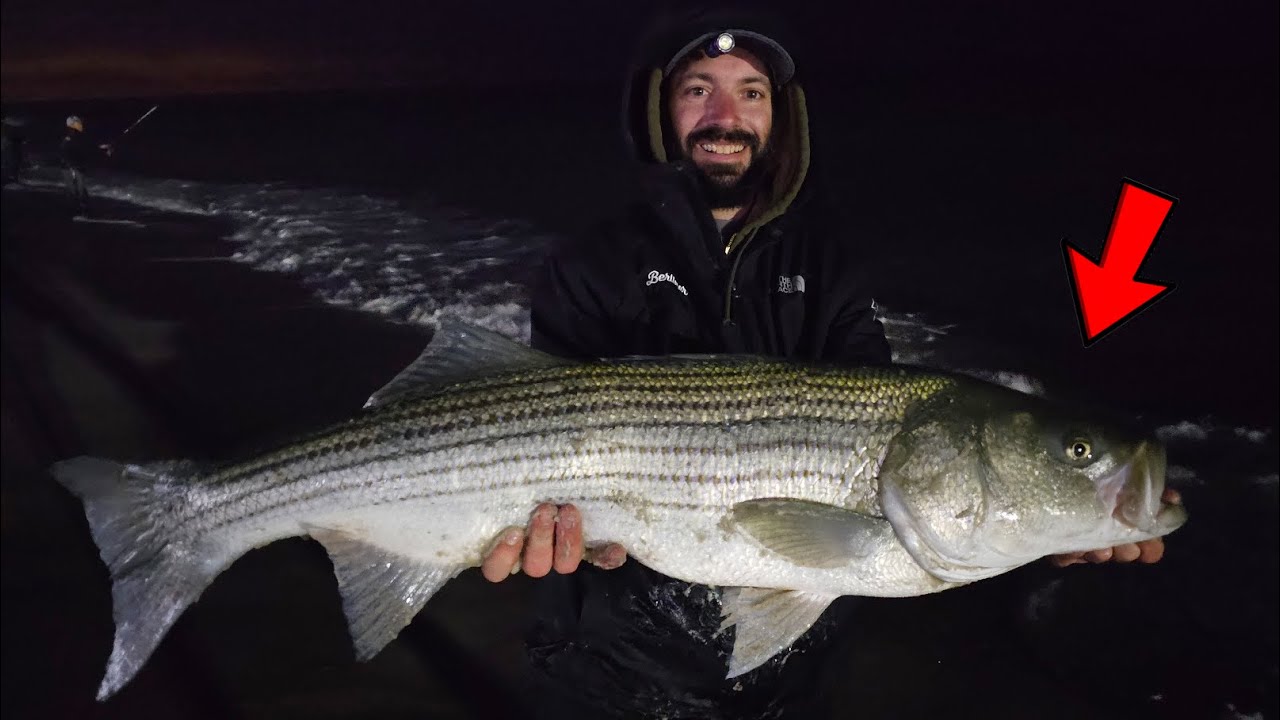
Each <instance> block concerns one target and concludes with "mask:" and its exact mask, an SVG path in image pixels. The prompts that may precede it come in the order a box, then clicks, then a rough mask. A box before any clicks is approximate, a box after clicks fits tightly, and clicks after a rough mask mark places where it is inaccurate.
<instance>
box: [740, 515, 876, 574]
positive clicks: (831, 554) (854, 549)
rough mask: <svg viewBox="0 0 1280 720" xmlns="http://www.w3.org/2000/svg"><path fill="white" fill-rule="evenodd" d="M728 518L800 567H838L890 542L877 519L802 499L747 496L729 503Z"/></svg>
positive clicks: (865, 555) (762, 543)
mask: <svg viewBox="0 0 1280 720" xmlns="http://www.w3.org/2000/svg"><path fill="white" fill-rule="evenodd" d="M730 517H731V518H732V520H733V522H734V523H735V524H736V525H737V526H738V527H740V528H742V530H743V531H745V532H746V533H747V534H748V535H750V536H751V537H753V538H755V539H756V540H757V541H759V542H760V544H761V545H764V546H765V547H766V548H768V549H769V550H772V551H773V552H776V553H778V554H779V555H782V556H783V557H786V558H787V559H789V560H791V561H792V562H794V563H796V564H797V565H802V566H804V567H811V568H824V569H831V568H837V567H842V566H844V565H847V564H849V562H850V561H851V560H854V559H857V558H863V557H867V556H868V555H870V554H871V553H873V552H875V551H876V549H878V548H880V547H881V546H882V544H883V543H885V542H893V541H894V534H893V527H892V526H891V525H890V524H889V522H888V521H887V520H884V519H883V518H877V517H871V516H870V515H863V514H862V513H857V512H854V511H852V510H846V509H844V508H840V507H836V506H834V505H824V504H822V503H816V502H808V501H805V500H787V499H774V498H765V499H761V500H747V501H746V502H740V503H738V504H737V505H734V506H733V511H732V514H731V516H730Z"/></svg>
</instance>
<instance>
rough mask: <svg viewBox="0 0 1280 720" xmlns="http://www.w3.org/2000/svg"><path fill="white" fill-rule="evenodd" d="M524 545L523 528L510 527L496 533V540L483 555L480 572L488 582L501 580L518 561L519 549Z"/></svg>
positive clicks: (507, 575)
mask: <svg viewBox="0 0 1280 720" xmlns="http://www.w3.org/2000/svg"><path fill="white" fill-rule="evenodd" d="M523 547H524V528H518V527H511V528H507V529H506V530H503V531H502V532H501V533H499V534H498V542H497V543H495V544H494V546H493V548H492V549H491V550H489V554H487V555H485V557H484V562H483V563H481V565H480V573H481V574H482V575H484V579H485V580H488V581H489V582H502V581H503V580H506V579H507V577H509V576H510V575H511V571H512V570H513V569H514V568H515V567H516V565H517V564H518V563H519V562H520V550H521V549H522V548H523Z"/></svg>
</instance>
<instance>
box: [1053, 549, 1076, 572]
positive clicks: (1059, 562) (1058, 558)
mask: <svg viewBox="0 0 1280 720" xmlns="http://www.w3.org/2000/svg"><path fill="white" fill-rule="evenodd" d="M1049 562H1051V563H1053V564H1054V566H1056V567H1060V568H1061V567H1066V566H1068V565H1076V564H1078V563H1082V562H1084V553H1082V552H1074V553H1065V554H1063V555H1054V556H1053V557H1051V558H1049Z"/></svg>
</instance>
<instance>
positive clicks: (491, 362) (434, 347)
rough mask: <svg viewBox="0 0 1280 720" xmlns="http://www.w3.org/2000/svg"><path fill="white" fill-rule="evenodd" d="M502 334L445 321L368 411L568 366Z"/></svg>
mask: <svg viewBox="0 0 1280 720" xmlns="http://www.w3.org/2000/svg"><path fill="white" fill-rule="evenodd" d="M572 363H573V361H572V360H566V359H565V358H560V357H556V356H554V355H549V354H547V353H544V352H542V351H540V350H534V349H533V348H531V347H529V346H527V345H523V344H521V343H518V342H516V341H515V340H512V339H511V338H508V337H507V336H505V335H502V334H500V333H496V332H494V331H492V330H486V329H484V328H481V327H476V326H474V325H470V324H468V323H466V322H463V321H462V320H457V319H455V318H450V317H444V318H441V319H440V329H438V330H436V334H435V335H433V336H432V337H431V342H429V343H427V348H426V349H425V350H423V351H422V354H421V355H419V356H418V359H417V360H414V361H413V362H412V363H410V364H409V366H408V367H406V368H405V369H404V370H401V371H400V374H399V375H396V376H395V377H394V378H392V379H391V382H389V383H387V384H386V385H385V386H384V387H383V388H382V389H381V390H379V391H377V392H375V393H374V394H373V395H371V396H370V397H369V400H368V401H367V402H365V404H364V406H365V407H366V408H373V407H378V406H381V405H386V404H388V403H392V402H395V401H397V400H404V399H406V398H410V397H415V396H418V395H424V394H427V393H429V392H431V391H433V390H437V389H439V388H441V387H444V386H445V385H451V384H453V383H460V382H466V381H468V380H475V379H477V378H481V377H485V376H487V375H493V374H497V373H500V372H512V371H518V370H537V369H542V368H550V367H559V366H563V365H569V364H572Z"/></svg>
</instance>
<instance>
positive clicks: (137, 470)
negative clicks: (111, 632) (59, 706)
mask: <svg viewBox="0 0 1280 720" xmlns="http://www.w3.org/2000/svg"><path fill="white" fill-rule="evenodd" d="M51 472H52V473H53V476H54V477H55V478H56V479H57V480H58V482H59V483H61V484H62V485H63V486H64V487H66V488H67V489H68V490H70V491H71V492H73V493H75V494H76V495H77V496H78V497H79V498H80V499H81V501H82V502H83V503H84V511H85V517H86V518H88V520H89V529H90V531H91V532H92V534H93V540H94V542H95V543H96V544H97V546H98V552H99V553H100V554H101V556H102V560H103V562H104V563H106V565H107V569H108V570H110V572H111V604H112V616H113V617H114V619H115V625H116V632H115V642H114V645H113V647H112V648H111V659H110V660H108V662H107V669H106V674H105V675H104V677H103V679H102V685H101V686H100V687H99V688H98V699H99V700H105V699H107V698H108V697H110V696H111V695H113V694H115V692H116V691H117V690H119V689H120V688H121V687H123V686H124V685H125V684H126V683H127V682H129V680H131V679H132V678H133V676H134V675H135V674H136V673H137V672H138V670H139V669H140V668H141V667H142V665H143V664H144V663H145V662H146V661H147V658H149V657H150V656H151V653H152V652H153V651H154V650H155V649H156V646H158V645H159V644H160V640H161V638H163V637H164V635H165V633H166V632H167V631H168V630H169V627H170V626H171V625H173V623H174V621H175V620H177V619H178V616H179V615H181V614H182V611H183V610H184V609H186V607H187V606H188V605H190V604H191V603H192V602H194V601H195V599H196V598H197V597H199V596H200V593H202V592H203V591H204V589H205V588H206V587H208V585H209V584H210V583H211V582H213V579H214V578H215V577H217V575H218V573H220V572H221V571H222V569H223V568H224V567H225V566H226V564H227V561H228V559H227V558H225V555H224V554H223V553H220V552H218V551H217V548H211V547H209V546H208V544H207V543H203V542H201V541H199V540H198V539H193V538H191V537H189V536H188V537H182V536H181V535H179V532H178V531H179V529H180V528H179V525H178V520H177V518H176V515H177V513H175V510H176V509H177V508H178V507H180V506H181V504H183V503H184V502H185V489H184V488H185V486H187V485H188V484H189V483H190V481H191V479H192V478H193V477H194V476H195V475H196V469H195V466H194V465H193V464H191V463H163V464H155V465H147V466H138V465H123V464H121V463H117V462H112V461H110V460H102V459H98V458H91V457H79V458H75V459H72V460H65V461H62V462H59V463H56V464H54V466H53V467H52V468H51ZM219 556H223V557H221V558H220V557H219ZM220 559H221V560H222V562H219V560H220Z"/></svg>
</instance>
